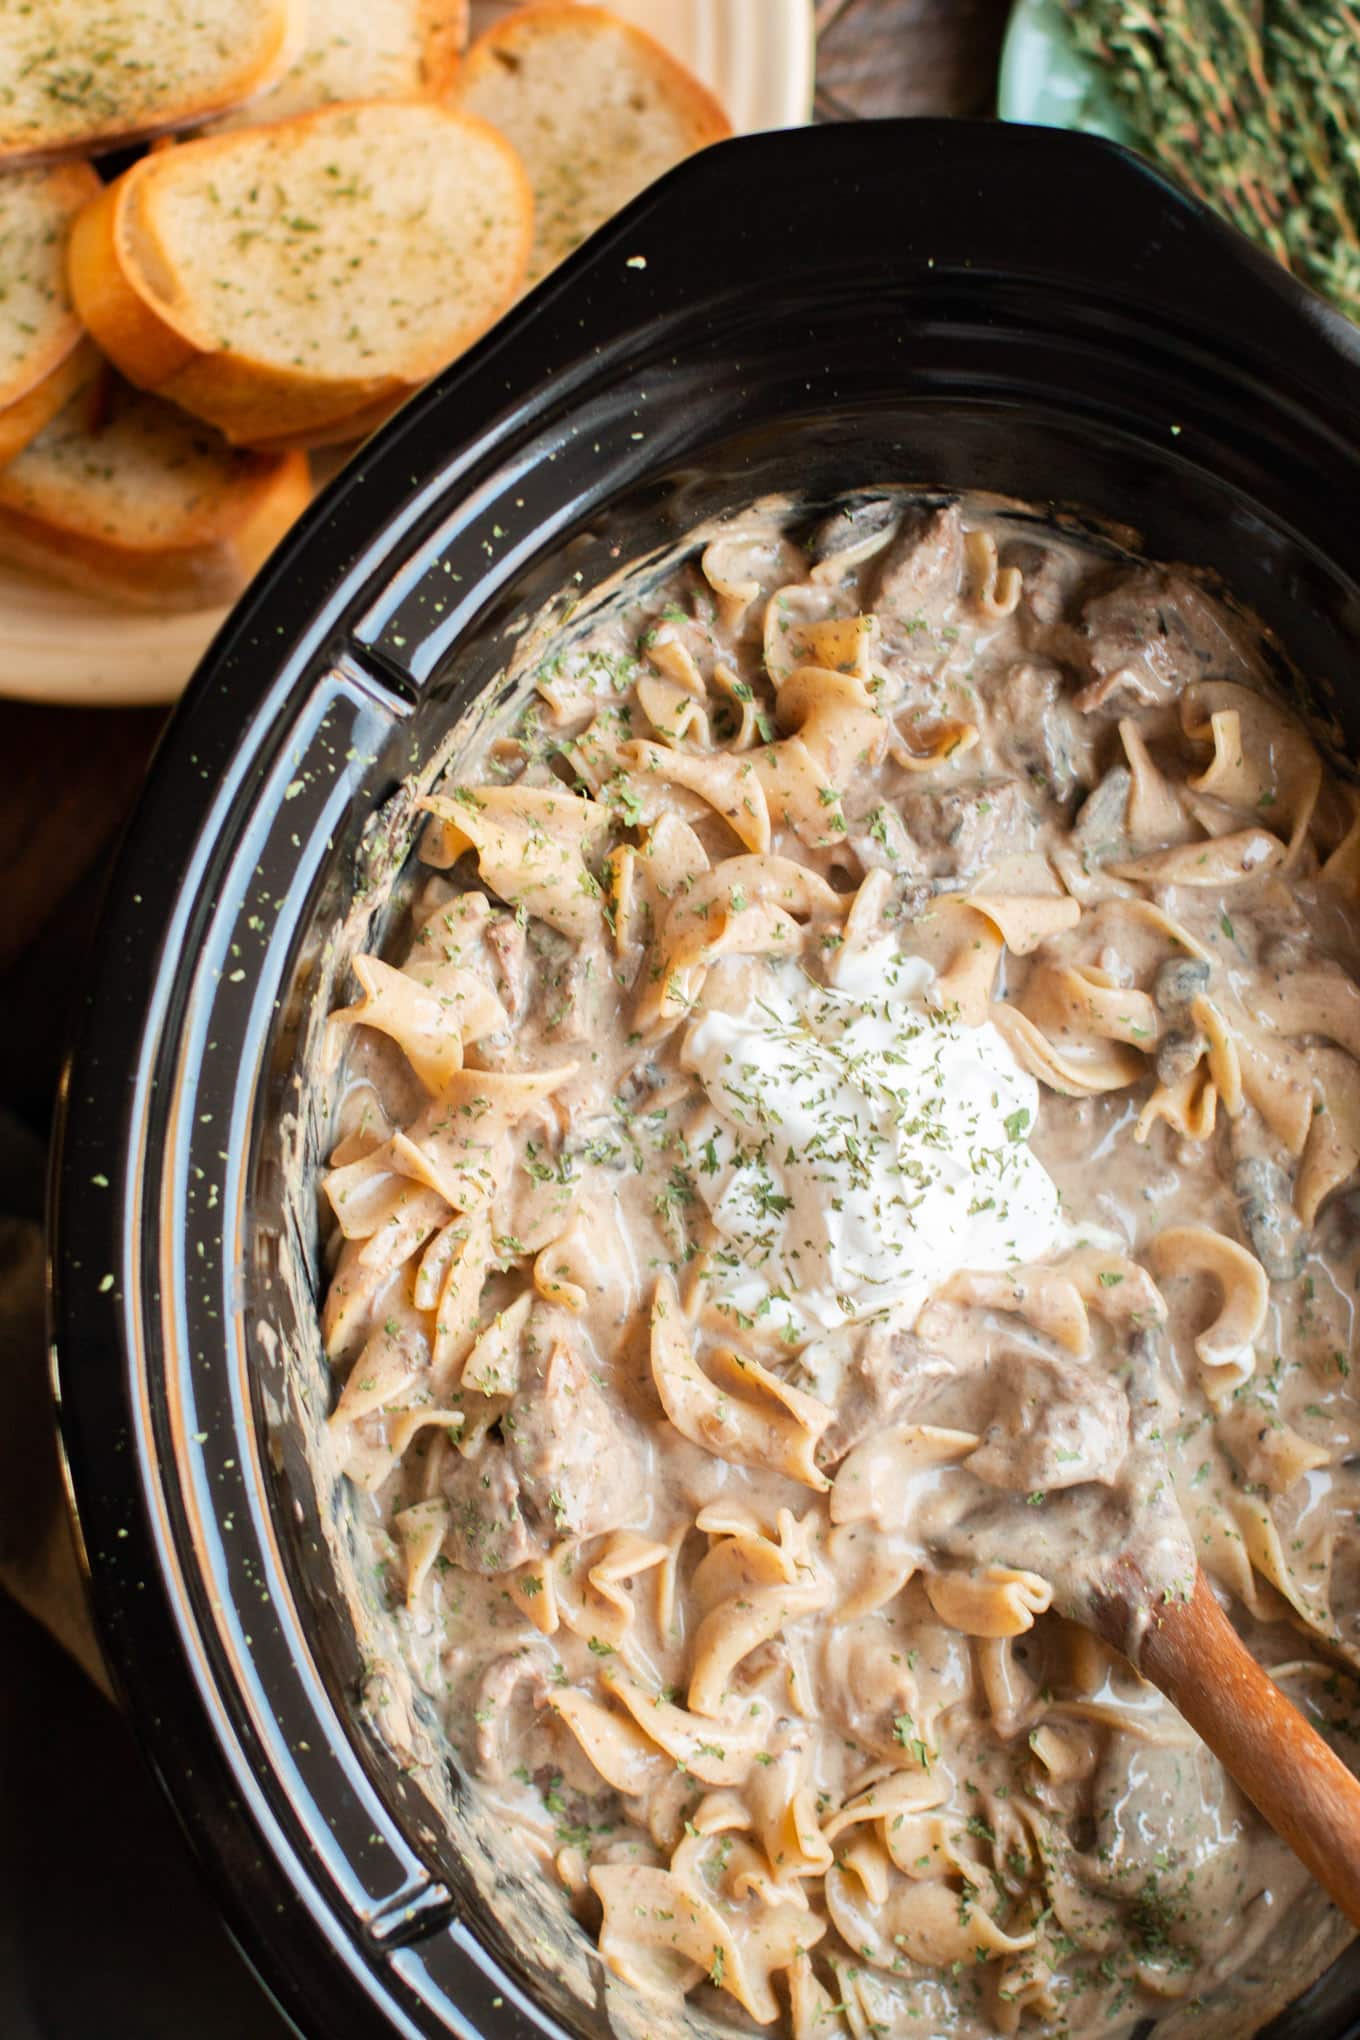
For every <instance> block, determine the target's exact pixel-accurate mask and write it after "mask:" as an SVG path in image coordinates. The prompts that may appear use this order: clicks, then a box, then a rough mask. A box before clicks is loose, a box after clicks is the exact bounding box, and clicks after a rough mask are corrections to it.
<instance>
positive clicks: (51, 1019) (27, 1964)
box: [0, 0, 1008, 2040]
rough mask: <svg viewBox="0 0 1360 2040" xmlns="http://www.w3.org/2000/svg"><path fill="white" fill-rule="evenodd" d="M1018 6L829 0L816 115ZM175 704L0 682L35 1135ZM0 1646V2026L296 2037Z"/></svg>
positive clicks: (97, 1732)
mask: <svg viewBox="0 0 1360 2040" xmlns="http://www.w3.org/2000/svg"><path fill="white" fill-rule="evenodd" d="M739 4H741V5H743V6H745V5H758V4H759V0H739ZM1007 9H1008V0H820V4H819V5H818V7H817V17H818V29H819V38H820V39H819V51H818V90H817V115H818V118H819V119H823V120H840V119H848V118H854V117H856V116H874V115H884V114H901V113H907V114H975V113H987V112H989V111H990V110H991V105H992V100H993V95H994V91H995V78H996V59H997V52H998V49H999V46H1000V41H1001V34H1002V29H1003V27H1004V24H1005V17H1006V13H1007ZM2 679H3V676H0V680H2ZM165 713H166V712H165V711H164V710H160V709H70V708H50V709H48V708H42V707H38V706H32V705H29V704H24V703H17V702H12V701H4V700H0V756H3V757H5V758H6V759H7V760H8V761H9V769H8V785H7V787H6V798H5V799H4V800H3V801H2V802H0V901H3V903H4V904H3V907H0V1105H4V1106H8V1107H9V1108H10V1110H11V1111H14V1112H17V1114H18V1116H19V1117H20V1118H21V1119H22V1120H23V1121H25V1122H26V1123H27V1125H28V1126H29V1127H30V1128H31V1129H32V1130H33V1131H35V1132H37V1133H39V1134H44V1133H45V1131H46V1128H47V1124H48V1120H49V1115H50V1110H51V1102H52V1097H53V1092H54V1088H55V1084H56V1079H57V1075H58V1071H59V1066H60V1059H61V1054H62V1047H63V1039H64V1034H65V1029H66V1023H67V1016H68V1013H69V1012H70V1011H71V1009H72V1008H73V1006H74V1002H75V1000H76V998H77V997H78V995H79V992H80V985H81V968H82V960H83V956H84V953H85V948H86V944H87V942H88V940H89V936H90V933H91V931H92V929H93V926H94V923H95V920H96V917H97V912H98V905H99V896H100V891H101V888H102V884H103V879H104V875H105V873H106V871H107V868H108V863H109V859H110V856H111V853H112V850H113V847H114V844H115V842H116V838H117V835H118V831H119V829H120V827H121V825H122V823H123V821H124V820H125V818H126V816H127V814H128V813H129V811H130V809H131V807H132V805H133V803H134V801H135V800H136V797H137V790H138V786H139V784H140V782H141V779H142V775H143V773H144V771H145V769H146V764H147V760H148V759H149V757H150V755H151V751H152V748H153V746H154V744H155V742H156V738H157V735H158V733H159V731H160V729H161V728H162V727H163V724H164V720H165ZM14 1176H15V1172H14V1171H13V1169H11V1177H14ZM16 1180H17V1178H16ZM0 1662H3V1663H4V1665H5V1668H6V1674H7V1676H6V1679H5V1681H4V1682H3V1688H2V1689H0V2004H3V2005H4V2006H5V2017H4V2020H3V2021H2V2022H0V2023H2V2024H3V2028H4V2033H5V2040H56V2036H58V2035H59V2036H60V2040H110V2036H114V2040H172V2036H175V2040H178V2036H180V2035H182V2034H184V2033H187V2032H192V2033H194V2034H195V2036H196V2040H243V2036H248V2040H287V2035H286V2033H285V2028H284V2026H283V2023H282V2022H281V2021H280V2019H279V2018H278V2016H277V2014H276V2013H275V2012H274V2010H273V2008H272V2007H271V2006H269V2005H268V2004H267V2003H266V2002H265V2000H264V1998H263V1997H262V1995H261V1994H260V1993H259V1991H258V1989H257V1987H256V1985H255V1983H254V1982H253V1980H252V1979H251V1978H250V1977H249V1976H248V1974H247V1973H246V1971H245V1968H244V1965H243V1964H242V1963H241V1962H240V1959H239V1957H238V1956H237V1955H236V1954H235V1953H234V1952H233V1951H232V1950H231V1949H230V1947H229V1945H228V1943H227V1941H226V1939H225V1936H224V1934H223V1931H222V1929H221V1927H220V1925H219V1923H218V1922H217V1920H216V1918H215V1917H214V1915H213V1912H212V1909H211V1906H210V1904H209V1903H208V1901H207V1900H206V1899H205V1898H204V1897H203V1896H202V1895H201V1894H200V1892H199V1890H198V1886H197V1880H196V1878H195V1877H194V1876H193V1873H192V1870H191V1867H190V1865H189V1863H188V1859H187V1856H186V1854H185V1850H184V1845H183V1843H182V1841H181V1840H180V1837H179V1835H178V1832H177V1831H176V1829H175V1828H174V1825H173V1822H172V1819H171V1816H170V1814H169V1811H168V1809H167V1807H166V1806H165V1804H164V1802H163V1801H162V1800H161V1799H160V1796H159V1794H157V1793H155V1792H154V1791H153V1788H152V1786H151V1784H150V1781H149V1778H148V1777H147V1776H146V1775H145V1774H144V1773H143V1772H142V1769H141V1766H140V1763H139V1762H138V1759H137V1757H136V1754H135V1751H134V1748H133V1742H132V1737H131V1732H130V1730H129V1729H128V1728H127V1726H126V1725H125V1724H124V1723H123V1722H122V1721H121V1720H119V1719H118V1718H117V1716H115V1715H114V1714H113V1713H112V1712H111V1710H109V1709H108V1707H107V1705H106V1703H105V1702H104V1701H103V1700H102V1699H101V1698H100V1697H99V1695H97V1694H96V1693H95V1692H94V1690H93V1688H92V1687H91V1686H90V1685H89V1684H88V1682H87V1681H86V1680H85V1678H84V1676H83V1674H81V1673H80V1672H78V1671H77V1670H76V1669H75V1668H74V1666H73V1665H72V1664H71V1663H70V1662H69V1661H68V1660H66V1659H65V1658H64V1657H63V1656H62V1654H61V1653H60V1651H59V1650H58V1649H57V1647H56V1646H55V1645H54V1644H53V1643H51V1642H50V1640H49V1639H48V1638H47V1637H46V1636H45V1635H44V1634H43V1633H42V1631H41V1630H39V1629H38V1628H37V1627H36V1626H35V1625H34V1624H32V1623H31V1622H29V1620H28V1618H27V1617H25V1616H23V1615H22V1614H21V1613H20V1611H19V1610H18V1608H17V1607H15V1606H13V1605H12V1604H9V1603H6V1602H5V1601H4V1600H3V1597H2V1596H0ZM6 1751H9V1752H10V1753H11V1754H12V1759H13V1760H12V1761H9V1762H6V1761H5V1755H6ZM77 1948H78V1952H76V1950H77Z"/></svg>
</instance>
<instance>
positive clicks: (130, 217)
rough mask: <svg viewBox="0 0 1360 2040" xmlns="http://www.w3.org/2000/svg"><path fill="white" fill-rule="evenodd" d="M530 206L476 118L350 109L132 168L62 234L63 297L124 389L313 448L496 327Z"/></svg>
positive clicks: (523, 187)
mask: <svg viewBox="0 0 1360 2040" xmlns="http://www.w3.org/2000/svg"><path fill="white" fill-rule="evenodd" d="M532 206H533V201H532V198H531V196H530V192H529V184H528V179H527V178H526V176H525V174H524V170H523V167H522V165H521V163H520V160H519V158H518V156H517V155H516V154H515V151H514V150H513V149H512V148H511V147H510V145H509V143H508V142H506V141H505V140H504V138H503V137H502V136H500V135H498V134H497V133H496V132H495V130H494V129H493V128H490V127H487V126H486V124H485V123H484V122H482V121H479V120H474V119H472V118H471V117H470V116H469V115H467V114H464V113H460V112H459V111H457V110H456V109H455V108H452V107H448V106H437V105H434V104H433V103H432V102H430V101H428V100H391V99H388V100H371V101H364V102H358V103H355V102H350V103H347V104H345V105H341V106H335V107H328V108H326V109H324V110H323V111H321V112H319V113H309V114H302V115H299V116H298V117H297V118H296V119H294V120H287V121H276V122H274V123H272V124H271V125H270V126H267V127H261V128H243V129H241V130H239V131H238V132H236V133H233V134H225V135H208V136H205V137H203V139H201V140H199V141H195V142H186V143H184V144H183V145H182V146H180V147H178V148H174V149H165V150H162V151H160V152H159V153H157V154H153V155H150V156H147V157H144V158H143V159H142V161H141V162H140V163H135V164H134V165H133V166H132V168H131V169H130V170H128V171H126V172H125V173H124V175H123V176H122V177H120V178H119V180H118V182H117V183H116V184H111V185H108V186H107V187H106V188H105V189H104V190H103V191H102V192H101V193H100V195H99V197H98V198H97V199H95V200H94V202H93V203H92V204H91V205H89V206H87V207H86V209H85V211H84V212H83V213H81V215H80V216H79V218H78V219H77V221H76V223H75V227H74V230H73V232H72V235H71V253H70V275H71V288H72V294H73V296H74V298H75V302H76V308H77V310H78V311H79V313H80V315H81V317H82V318H83V319H84V320H85V323H86V325H87V326H88V327H89V329H90V331H91V333H92V334H93V335H94V338H95V340H96V341H97V342H98V344H99V345H100V347H101V348H102V349H103V351H104V352H105V354H107V355H108V357H109V359H110V360H111V361H113V362H114V363H115V364H116V365H117V367H119V368H120V369H121V370H122V371H123V373H124V375H126V376H127V377H128V378H129V380H130V381H132V382H135V383H138V384H139V385H140V386H141V387H142V388H143V389H153V390H157V391H159V392H160V393H161V394H162V395H164V396H167V397H170V398H172V399H173V400H174V402H175V403H177V404H181V405H183V407H184V409H185V410H186V411H192V412H193V413H194V414H195V415H196V416H197V417H200V418H205V419H207V420H208V421H209V422H210V423H212V424H214V425H217V426H218V427H219V428H220V429H221V430H222V431H223V432H224V433H225V434H226V436H227V438H228V439H230V440H231V441H232V442H233V443H234V444H236V445H240V446H260V447H280V446H315V445H324V444H327V443H328V442H331V441H335V440H338V439H344V438H347V437H352V436H353V433H354V429H355V426H356V423H358V424H361V425H362V426H363V428H364V429H368V428H369V427H371V426H372V425H373V423H374V422H376V420H377V419H378V417H380V416H381V415H383V414H384V412H385V410H391V409H395V407H396V406H397V405H398V404H399V403H401V402H402V401H403V400H404V399H405V398H406V397H407V396H409V395H410V393H411V392H412V391H413V390H415V389H418V388H419V387H420V385H421V384H422V383H424V382H427V381H428V380H429V378H430V377H431V376H432V375H433V374H434V373H435V372H436V371H437V370H438V369H440V368H442V367H443V366H444V364H445V363H446V362H448V361H451V360H452V359H453V357H454V355H456V354H458V353H460V352H461V351H462V349H463V348H464V347H466V346H468V345H469V343H470V342H471V341H473V340H475V339H476V338H477V336H478V335H479V334H480V333H482V332H484V331H485V330H486V328H487V327H488V326H489V325H491V323H492V321H493V320H494V319H496V318H497V317H498V316H499V314H500V313H501V312H502V311H503V310H504V309H505V307H506V306H507V305H508V304H509V303H510V302H511V300H512V299H513V297H514V295H515V293H516V291H517V290H518V288H519V285H520V282H521V280H522V278H523V275H524V269H525V264H526V261H527V259H528V253H529V241H530V234H531V231H532V228H531V220H532Z"/></svg>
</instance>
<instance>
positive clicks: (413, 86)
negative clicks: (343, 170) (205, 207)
mask: <svg viewBox="0 0 1360 2040" xmlns="http://www.w3.org/2000/svg"><path fill="white" fill-rule="evenodd" d="M467 27H468V0H308V6H307V39H306V41H305V42H304V43H303V46H302V48H301V50H300V51H299V53H298V55H297V57H296V59H295V60H294V62H293V65H292V67H291V68H290V69H289V70H288V71H286V72H285V74H284V75H283V77H282V78H280V80H279V82H278V84H277V85H273V86H271V87H270V89H269V91H268V92H266V93H263V94H262V95H261V97H260V98H258V99H256V100H254V101H252V103H251V104H250V105H249V106H247V107H244V108H243V109H242V110H241V111H240V112H238V113H230V114H227V115H226V116H225V117H224V118H223V119H222V120H220V121H217V122H215V123H214V131H215V132H216V133H219V134H220V133H222V132H223V131H224V130H225V129H227V128H238V127H245V126H252V127H253V126H257V125H258V124H259V122H261V121H265V120H291V119H292V117H293V115H294V114H298V113H313V112H315V111H316V109H317V108H318V107H321V106H334V105H335V104H336V103H337V101H339V100H342V99H416V98H419V97H420V96H421V95H422V94H429V95H430V96H431V97H432V98H439V97H441V96H442V95H444V94H446V93H447V92H448V91H449V90H450V88H451V87H452V84H453V80H454V76H455V74H456V73H457V70H458V63H459V59H460V57H461V56H462V53H463V49H464V47H465V45H466V43H467Z"/></svg>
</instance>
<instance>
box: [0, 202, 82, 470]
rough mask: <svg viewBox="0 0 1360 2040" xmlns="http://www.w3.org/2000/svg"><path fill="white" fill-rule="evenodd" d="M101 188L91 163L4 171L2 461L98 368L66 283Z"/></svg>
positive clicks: (0, 215) (0, 237)
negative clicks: (69, 261)
mask: <svg viewBox="0 0 1360 2040" xmlns="http://www.w3.org/2000/svg"><path fill="white" fill-rule="evenodd" d="M98 190H99V179H98V178H97V177H96V176H95V173H94V171H93V170H91V168H90V167H89V165H88V164H87V163H64V164H59V165H56V166H54V167H53V168H51V169H43V170H15V171H12V172H11V173H10V174H9V175H8V176H0V463H2V462H4V461H7V460H12V459H13V458H14V456H15V454H16V453H18V452H19V450H20V449H21V448H22V447H24V446H27V444H28V442H29V440H30V439H33V438H35V437H36V436H37V434H38V433H39V432H41V431H42V429H43V426H44V425H46V424H47V422H48V420H49V419H50V418H54V417H55V416H56V414H57V412H58V411H59V410H60V409H61V408H62V406H63V404H65V403H66V402H67V401H68V399H69V398H71V397H72V396H74V394H75V392H76V391H77V390H78V389H79V388H80V386H81V384H82V383H85V382H88V381H89V379H90V377H91V376H92V375H93V373H94V370H95V367H96V364H97V360H98V357H97V355H96V353H95V350H94V348H93V347H92V346H91V344H90V342H89V341H88V340H87V339H86V338H85V332H84V328H83V327H82V325H81V323H80V320H79V319H78V318H77V316H76V309H75V306H74V305H73V304H72V302H71V293H70V291H69V289H68V288H67V283H66V242H67V237H68V235H69V233H70V230H71V222H72V220H73V219H74V218H75V216H76V214H77V213H78V212H79V211H80V209H81V207H82V206H84V205H88V203H89V201H90V200H91V198H93V197H94V196H95V195H96V193H97V192H98Z"/></svg>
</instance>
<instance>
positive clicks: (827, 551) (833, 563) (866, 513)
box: [808, 496, 902, 581]
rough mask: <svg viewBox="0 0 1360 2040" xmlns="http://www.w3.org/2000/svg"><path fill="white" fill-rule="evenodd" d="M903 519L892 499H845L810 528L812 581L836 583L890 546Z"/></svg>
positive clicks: (897, 502)
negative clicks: (854, 568)
mask: <svg viewBox="0 0 1360 2040" xmlns="http://www.w3.org/2000/svg"><path fill="white" fill-rule="evenodd" d="M901 518H902V505H901V503H900V501H898V500H896V499H895V498H893V497H891V496H847V497H846V498H845V501H844V502H843V503H840V504H838V505H837V507H836V508H835V509H834V510H831V511H828V513H827V515H826V516H825V517H822V518H820V519H819V520H818V522H817V523H816V524H815V525H814V526H813V528H812V533H811V536H810V538H809V540H808V554H809V557H810V558H811V559H812V561H813V569H812V578H813V579H814V580H815V581H838V580H840V579H841V577H842V575H844V574H848V573H849V572H850V570H851V568H852V567H862V566H863V565H864V562H865V561H866V560H871V559H873V557H874V556H875V554H876V553H880V552H882V550H883V548H884V547H885V546H886V545H888V544H890V543H891V541H892V537H893V534H894V532H895V531H896V530H897V527H898V524H899V523H900V522H901Z"/></svg>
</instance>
